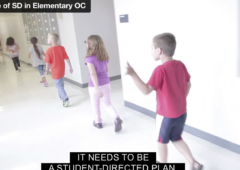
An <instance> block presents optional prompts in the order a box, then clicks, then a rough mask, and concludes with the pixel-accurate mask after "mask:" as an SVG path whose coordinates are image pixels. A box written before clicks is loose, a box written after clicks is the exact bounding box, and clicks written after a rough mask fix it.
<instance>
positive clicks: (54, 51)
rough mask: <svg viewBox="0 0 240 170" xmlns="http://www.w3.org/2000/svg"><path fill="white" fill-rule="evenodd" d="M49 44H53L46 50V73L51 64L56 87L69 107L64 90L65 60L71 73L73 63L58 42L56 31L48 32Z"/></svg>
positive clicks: (64, 103) (64, 104)
mask: <svg viewBox="0 0 240 170" xmlns="http://www.w3.org/2000/svg"><path fill="white" fill-rule="evenodd" d="M47 41H48V44H51V45H52V47H50V48H49V49H48V50H47V51H46V55H45V62H46V63H47V64H46V73H47V74H48V72H49V68H50V67H49V65H51V74H52V78H53V79H54V80H55V84H56V87H57V89H58V94H59V96H60V98H61V99H62V100H63V106H64V107H67V106H68V105H69V98H68V96H67V93H66V91H65V90H64V80H63V77H64V74H65V62H64V60H66V61H67V63H68V65H69V67H70V73H73V69H72V65H71V62H70V60H69V57H68V55H67V53H66V51H65V48H64V47H63V46H60V45H58V44H57V41H58V35H57V34H54V33H49V34H48V40H47Z"/></svg>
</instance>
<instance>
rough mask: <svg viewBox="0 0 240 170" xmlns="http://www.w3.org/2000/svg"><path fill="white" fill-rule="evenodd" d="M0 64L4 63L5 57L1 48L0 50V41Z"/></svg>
mask: <svg viewBox="0 0 240 170" xmlns="http://www.w3.org/2000/svg"><path fill="white" fill-rule="evenodd" d="M0 62H1V63H5V56H4V54H3V48H2V44H1V41H0Z"/></svg>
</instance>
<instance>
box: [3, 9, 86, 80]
mask: <svg viewBox="0 0 240 170" xmlns="http://www.w3.org/2000/svg"><path fill="white" fill-rule="evenodd" d="M62 15H63V18H62V19H61V18H58V24H59V30H60V38H61V45H63V46H64V47H65V49H66V51H67V54H68V55H69V57H70V60H71V63H72V66H73V69H74V73H73V74H70V73H69V67H68V66H66V74H65V77H66V78H69V79H71V80H73V81H76V82H78V83H82V77H81V70H80V65H79V58H78V49H77V44H76V38H75V29H74V24H73V15H72V14H71V13H63V14H62ZM9 36H12V37H13V38H14V39H15V41H16V42H17V43H18V44H19V46H20V54H19V56H20V59H21V60H22V61H24V62H26V63H32V59H29V58H28V51H29V48H30V47H31V46H32V45H31V44H30V43H28V42H27V41H26V38H25V33H24V26H23V20H22V14H20V13H1V14H0V39H1V42H2V45H3V48H4V52H5V53H6V54H7V52H6V51H5V48H6V39H7V38H8V37H9ZM42 47H43V49H44V50H45V51H46V50H47V49H48V48H49V47H50V46H42ZM66 65H67V63H66Z"/></svg>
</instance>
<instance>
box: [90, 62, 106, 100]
mask: <svg viewBox="0 0 240 170" xmlns="http://www.w3.org/2000/svg"><path fill="white" fill-rule="evenodd" d="M87 66H88V70H89V73H90V76H91V79H92V82H93V85H94V87H95V89H96V90H97V91H98V94H99V97H102V96H103V94H102V92H101V91H100V89H99V87H98V78H97V73H96V70H95V67H94V65H93V64H92V63H87Z"/></svg>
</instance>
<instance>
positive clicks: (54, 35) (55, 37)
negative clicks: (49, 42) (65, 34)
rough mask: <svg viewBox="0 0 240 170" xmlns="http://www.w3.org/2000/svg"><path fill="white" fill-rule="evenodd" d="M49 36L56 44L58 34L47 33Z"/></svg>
mask: <svg viewBox="0 0 240 170" xmlns="http://www.w3.org/2000/svg"><path fill="white" fill-rule="evenodd" d="M49 35H50V36H51V37H52V39H54V41H55V42H57V41H58V39H59V36H58V34H56V33H52V32H51V33H49Z"/></svg>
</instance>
